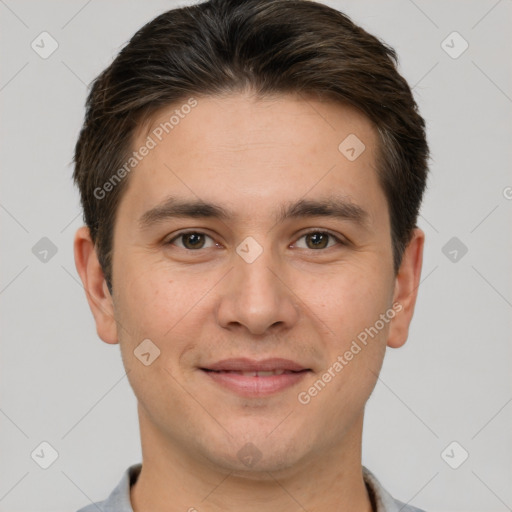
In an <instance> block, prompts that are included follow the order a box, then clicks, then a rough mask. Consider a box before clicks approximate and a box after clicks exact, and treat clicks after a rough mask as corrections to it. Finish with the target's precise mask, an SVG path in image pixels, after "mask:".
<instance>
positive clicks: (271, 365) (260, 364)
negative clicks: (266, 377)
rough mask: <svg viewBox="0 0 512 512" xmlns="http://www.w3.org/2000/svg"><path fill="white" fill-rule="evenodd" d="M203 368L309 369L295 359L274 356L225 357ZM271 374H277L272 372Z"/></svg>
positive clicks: (259, 371)
mask: <svg viewBox="0 0 512 512" xmlns="http://www.w3.org/2000/svg"><path fill="white" fill-rule="evenodd" d="M202 369H203V370H211V371H216V372H257V373H264V372H281V373H285V372H288V373H290V372H300V371H304V370H309V368H306V367H304V366H302V365H300V364H299V363H296V362H295V361H291V360H290V359H282V358H272V359H263V360H261V361H255V360H253V359H247V358H237V359H225V360H223V361H218V362H217V363H214V364H212V365H209V366H208V367H205V368H202ZM271 375H275V373H272V374H271Z"/></svg>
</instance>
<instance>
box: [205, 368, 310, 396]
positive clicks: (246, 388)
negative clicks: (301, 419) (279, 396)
mask: <svg viewBox="0 0 512 512" xmlns="http://www.w3.org/2000/svg"><path fill="white" fill-rule="evenodd" d="M201 371H202V372H203V373H205V374H206V375H207V376H208V377H209V378H210V379H212V380H213V381H214V382H216V383H217V384H220V385H221V386H224V387H225V388H228V389H230V390H231V391H234V392H235V393H237V394H239V395H241V396H245V397H261V396H266V395H271V394H273V393H277V392H278V391H283V390H284V389H286V388H289V387H291V386H294V385H295V384H297V383H298V382H300V381H301V380H302V379H303V378H304V377H305V376H306V375H307V374H308V373H309V370H307V371H302V372H294V373H283V374H281V375H269V376H266V377H251V376H246V375H240V374H237V373H229V372H213V371H206V370H201Z"/></svg>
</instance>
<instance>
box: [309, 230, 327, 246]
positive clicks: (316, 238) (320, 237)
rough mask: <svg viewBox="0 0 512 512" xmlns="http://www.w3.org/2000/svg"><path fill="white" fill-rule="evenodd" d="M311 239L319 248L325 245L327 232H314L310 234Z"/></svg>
mask: <svg viewBox="0 0 512 512" xmlns="http://www.w3.org/2000/svg"><path fill="white" fill-rule="evenodd" d="M308 237H309V240H310V241H311V242H312V245H313V248H315V249H318V247H322V248H323V247H325V246H326V244H325V242H326V240H327V236H326V235H325V233H312V234H310V235H308Z"/></svg>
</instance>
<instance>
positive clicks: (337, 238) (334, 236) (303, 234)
mask: <svg viewBox="0 0 512 512" xmlns="http://www.w3.org/2000/svg"><path fill="white" fill-rule="evenodd" d="M315 233H319V234H323V235H328V236H329V237H331V238H333V239H334V240H335V241H336V242H337V243H338V244H339V245H342V246H346V245H348V243H347V242H346V241H344V240H342V239H341V238H340V237H338V236H336V235H334V234H333V233H331V232H330V231H326V230H321V229H312V230H310V231H307V232H306V233H302V235H301V236H300V237H299V238H297V240H300V239H301V238H304V237H305V236H307V235H311V234H315ZM191 234H196V235H204V236H206V237H208V238H210V239H212V240H213V237H211V236H210V235H208V234H207V233H204V232H202V231H194V230H190V231H183V232H181V233H179V234H178V235H176V236H174V237H173V238H172V239H171V240H168V241H167V242H165V245H174V244H173V242H174V241H176V240H178V239H179V238H181V237H183V236H185V235H191ZM294 243H296V242H294ZM216 245H217V244H216ZM332 247H333V246H330V247H325V248H323V249H309V250H311V251H322V250H324V251H325V250H326V249H330V248H332ZM179 248H180V249H184V250H186V251H189V252H199V251H200V250H202V249H203V247H201V248H200V249H195V250H194V249H187V248H186V247H179ZM206 249H211V247H206Z"/></svg>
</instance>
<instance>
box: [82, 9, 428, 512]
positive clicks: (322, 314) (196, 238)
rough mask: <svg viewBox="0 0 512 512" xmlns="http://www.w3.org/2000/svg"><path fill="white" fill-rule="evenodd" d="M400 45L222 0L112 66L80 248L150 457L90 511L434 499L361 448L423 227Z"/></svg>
mask: <svg viewBox="0 0 512 512" xmlns="http://www.w3.org/2000/svg"><path fill="white" fill-rule="evenodd" d="M395 61H396V58H395V54H394V51H393V50H392V49H391V48H389V47H387V46H385V45H384V44H383V43H381V42H380V41H378V40H377V39H376V38H375V37H373V36H371V35H369V34H368V33H366V32H365V31H364V30H362V29H361V28H359V27H357V26H356V25H354V24H353V23H352V22H351V21H350V20H349V19H348V18H347V17H346V16H344V15H343V14H341V13H339V12H337V11H335V10H333V9H330V8H328V7H326V6H324V5H321V4H318V3H315V2H311V1H305V0H293V1H287V0H270V1H268V0H248V1H239V0H236V1H235V0H211V1H209V2H205V3H200V4H196V5H194V6H191V7H185V8H181V9H176V10H171V11H169V12H166V13H164V14H162V15H161V16H159V17H157V18H156V19H155V20H153V21H152V22H150V23H148V24H147V25H146V26H144V27H143V28H142V29H141V30H140V31H139V32H138V33H137V34H135V36H134V37H133V38H132V40H131V41H130V42H129V44H128V45H127V46H126V47H125V48H124V49H123V50H122V51H121V52H120V54H119V56H118V57H117V58H116V59H115V60H114V62H113V63H112V64H111V65H110V66H109V67H108V68H107V69H106V70H105V71H104V72H103V73H102V74H101V75H100V76H99V77H98V78H97V79H96V81H95V82H94V84H93V87H92V90H91V92H90V95H89V98H88V101H87V113H86V119H85V123H84V127H83V129H82V132H81V134H80V137H79V140H78V143H77V146H76V154H75V162H76V168H75V174H74V178H75V181H76V183H77V184H78V186H79V188H80V193H81V198H82V205H83V208H84V217H85V222H86V226H84V227H82V228H80V229H79V230H78V231H77V233H76V238H75V260H76V265H77V269H78V272H79V274H80V277H81V279H82V282H83V284H84V288H85V290H86V292H87V298H88V301H89V304H90V307H91V310H92V313H93V315H94V318H95V322H96V327H97V332H98V335H99V336H100V338H101V339H102V340H103V341H104V342H106V343H112V344H114V343H119V344H120V348H121V354H122V358H123V362H124V365H125V368H126V371H127V375H128V379H129V381H130V384H131V386H132V388H133V390H134V393H135V395H136V397H137V401H138V414H139V421H140V432H141V442H142V454H143V461H142V465H140V464H139V465H134V466H132V467H131V468H129V469H128V470H127V472H126V473H125V475H124V476H123V479H122V480H121V482H120V484H119V485H118V486H117V487H116V489H115V490H114V491H113V492H112V494H111V495H110V497H109V498H108V499H107V500H106V501H104V502H101V503H97V504H92V505H89V506H88V507H85V508H84V509H82V512H86V511H87V512H90V511H92V510H98V508H99V510H102V511H104V512H113V511H116V512H129V511H132V510H133V511H134V512H146V511H151V512H164V511H166V512H170V511H187V510H188V511H195V510H197V511H199V512H202V511H234V510H237V511H245V512H251V511H262V510H264V511H267V510H268V511H297V510H308V511H320V510H322V511H323V512H334V511H336V512H339V511H356V510H357V511H361V512H362V511H365V512H370V511H377V512H390V511H398V510H402V511H417V510H418V509H416V508H414V507H412V506H409V505H405V504H404V503H402V502H400V501H397V500H394V499H393V498H392V497H391V496H390V495H389V493H388V492H387V491H386V490H385V489H383V488H382V486H381V485H380V483H379V482H378V480H377V478H376V477H375V476H374V475H373V474H372V473H371V472H370V471H369V470H368V469H367V468H364V467H362V464H361V437H362V427H363V417H364V407H365V404H366V402H367V400H368V398H369V396H370V394H371V392H372V390H373V388H374V386H375V383H376V380H377V377H378V374H379V371H380V368H381V365H382V361H383V357H384V354H385V350H386V346H389V347H393V348H397V347H400V346H402V345H403V344H404V343H405V341H406V339H407V335H408V328H409V324H410V321H411V318H412V315H413V311H414V305H415V301H416V295H417V289H418V285H419V279H420V273H421V265H422V253H423V243H424V234H423V232H422V231H421V230H420V229H418V228H417V227H416V219H417V215H418V210H419V207H420V203H421V199H422V195H423V192H424V189H425V182H426V176H427V159H428V147H427V143H426V140H425V130H424V121H423V119H422V118H421V117H420V115H419V114H418V112H417V107H416V104H415V102H414V99H413V97H412V94H411V91H410V88H409V87H408V85H407V83H406V82H405V80H404V79H403V78H402V77H401V76H400V75H399V74H398V72H397V70H396V62H395Z"/></svg>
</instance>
